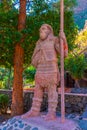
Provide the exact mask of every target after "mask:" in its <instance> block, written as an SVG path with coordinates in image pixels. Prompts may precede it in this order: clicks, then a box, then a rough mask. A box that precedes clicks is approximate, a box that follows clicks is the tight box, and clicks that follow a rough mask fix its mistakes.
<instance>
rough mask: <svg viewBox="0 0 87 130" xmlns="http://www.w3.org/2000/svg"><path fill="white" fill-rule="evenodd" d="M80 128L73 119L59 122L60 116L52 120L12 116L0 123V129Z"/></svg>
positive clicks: (58, 129)
mask: <svg viewBox="0 0 87 130" xmlns="http://www.w3.org/2000/svg"><path fill="white" fill-rule="evenodd" d="M20 129H21V130H81V128H80V127H79V125H78V124H77V123H76V122H75V121H73V120H69V119H66V120H65V122H64V123H61V118H57V119H56V120H54V121H45V120H44V118H43V117H41V116H38V117H32V118H28V119H21V118H20V117H14V118H11V119H9V120H8V121H7V122H4V123H2V124H1V125H0V130H20Z"/></svg>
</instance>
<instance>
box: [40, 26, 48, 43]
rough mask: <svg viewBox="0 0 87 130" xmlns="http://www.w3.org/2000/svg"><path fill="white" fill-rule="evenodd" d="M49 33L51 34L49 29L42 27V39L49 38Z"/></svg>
mask: <svg viewBox="0 0 87 130" xmlns="http://www.w3.org/2000/svg"><path fill="white" fill-rule="evenodd" d="M49 33H50V30H49V29H48V27H47V26H42V27H41V28H40V39H41V40H45V39H46V38H47V37H48V35H49Z"/></svg>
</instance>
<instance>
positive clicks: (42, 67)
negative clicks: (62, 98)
mask: <svg viewBox="0 0 87 130" xmlns="http://www.w3.org/2000/svg"><path fill="white" fill-rule="evenodd" d="M39 31H40V39H39V40H38V41H37V43H36V47H35V50H34V53H33V56H32V65H33V66H34V67H36V75H35V91H34V98H33V103H32V107H31V110H30V111H28V112H27V113H26V114H24V115H22V118H28V117H33V116H38V115H39V114H40V107H41V102H42V99H43V92H44V89H45V88H46V89H47V90H48V113H47V115H46V117H45V119H46V120H54V119H56V107H57V100H58V92H57V91H56V89H57V85H58V83H59V81H60V74H59V69H58V61H57V55H58V54H60V42H59V38H58V37H55V36H54V34H53V29H52V27H51V26H50V25H48V24H43V25H42V26H41V28H40V30H39ZM62 39H63V41H64V56H65V57H66V56H67V54H68V47H67V42H66V38H65V35H64V34H63V36H62Z"/></svg>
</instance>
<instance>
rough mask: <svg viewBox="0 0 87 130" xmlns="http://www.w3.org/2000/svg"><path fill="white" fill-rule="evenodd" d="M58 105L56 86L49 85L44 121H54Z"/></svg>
mask: <svg viewBox="0 0 87 130" xmlns="http://www.w3.org/2000/svg"><path fill="white" fill-rule="evenodd" d="M57 103H58V93H57V91H56V85H55V84H54V85H51V86H49V88H48V113H47V115H46V117H45V120H55V119H56V108H57Z"/></svg>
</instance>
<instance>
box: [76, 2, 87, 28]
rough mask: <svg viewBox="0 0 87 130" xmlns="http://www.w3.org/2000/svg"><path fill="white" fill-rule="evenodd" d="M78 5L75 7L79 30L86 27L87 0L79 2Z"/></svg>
mask: <svg viewBox="0 0 87 130" xmlns="http://www.w3.org/2000/svg"><path fill="white" fill-rule="evenodd" d="M77 2H78V5H77V6H76V7H75V9H74V12H75V15H74V17H75V22H76V24H77V25H78V27H79V29H82V28H83V27H84V23H85V20H87V0H77Z"/></svg>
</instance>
